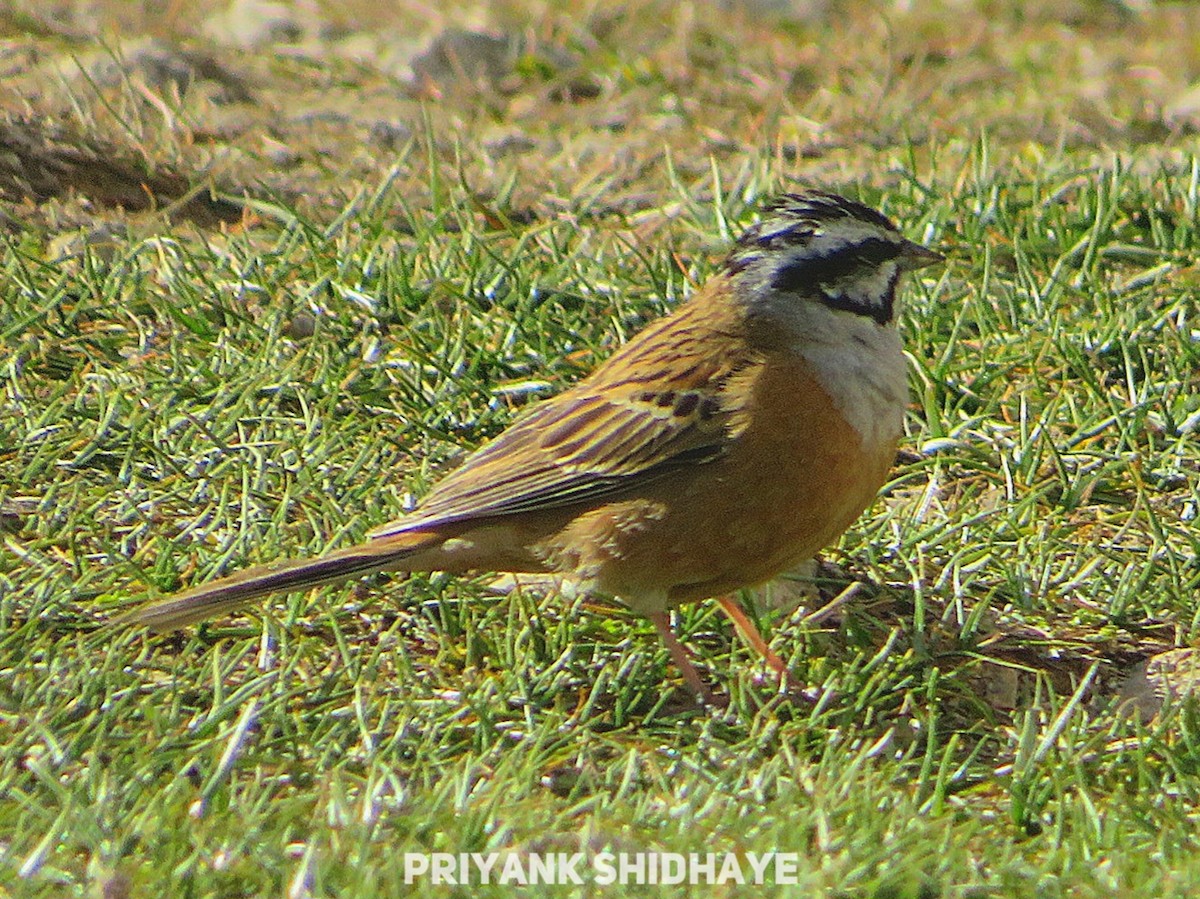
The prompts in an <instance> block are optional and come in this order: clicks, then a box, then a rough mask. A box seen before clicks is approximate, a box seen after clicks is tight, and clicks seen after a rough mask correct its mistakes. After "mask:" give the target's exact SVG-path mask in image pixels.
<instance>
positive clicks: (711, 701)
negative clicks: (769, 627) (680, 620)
mask: <svg viewBox="0 0 1200 899" xmlns="http://www.w3.org/2000/svg"><path fill="white" fill-rule="evenodd" d="M646 617H647V618H649V619H650V620H651V621H652V622H654V627H655V628H657V629H658V635H659V636H660V637H662V641H663V643H664V644H666V647H667V652H669V653H670V654H671V661H673V662H674V663H675V667H676V668H678V669H679V671H680V673H681V674H682V675H683V679H684V680H685V681H686V682H687V685H688V686H689V687H690V688H691V690H692V692H693V693H695V694H696V698H697V699H699V700H700V701H701V702H702V703H704V704H705V705H707V706H714V707H716V706H719V705H720V703H719V702H718V701H717V698H716V697H715V696H714V695H713V693H712V690H710V689H708V685H707V684H705V683H704V681H703V680H702V679H701V677H700V672H699V671H697V670H696V666H695V665H693V664H692V657H691V654H690V653H689V652H688V651H687V647H685V646H684V645H683V644H682V643H680V642H679V638H678V637H676V636H675V632H674V631H673V630H671V616H670V614H669V613H667V612H651V613H650V614H649V615H647V616H646ZM760 639H761V638H760Z"/></svg>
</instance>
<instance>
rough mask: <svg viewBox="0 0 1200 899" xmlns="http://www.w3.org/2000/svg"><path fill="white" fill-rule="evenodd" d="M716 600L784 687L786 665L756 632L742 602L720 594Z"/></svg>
mask: <svg viewBox="0 0 1200 899" xmlns="http://www.w3.org/2000/svg"><path fill="white" fill-rule="evenodd" d="M717 602H719V603H720V604H721V608H722V609H724V610H725V614H726V615H728V616H729V618H730V620H731V621H732V622H733V624H734V626H735V627H736V628H737V629H738V631H739V632H740V633H741V635H742V636H743V637H744V638H745V640H746V642H747V643H749V644H750V646H751V647H753V648H754V650H755V651H757V652H758V653H759V655H761V656H762V657H763V660H764V661H765V662H766V663H767V666H768V667H769V668H770V669H771V670H772V671H774V672H775V673H776V674H777V675H779V684H780V686H781V687H784V688H786V687H787V686H788V684H789V679H788V671H787V666H786V665H784V664H783V659H781V658H779V656H777V655H776V654H775V652H774V651H773V650H772V649H771V647H770V646H768V645H767V641H766V640H764V639H763V635H762V634H760V633H759V632H758V628H757V627H755V626H754V622H753V621H751V620H750V616H749V615H747V614H746V610H745V609H743V608H742V604H741V603H739V602H738V601H737V600H736V599H734V598H733V597H732V596H721V597H719V598H718V599H717Z"/></svg>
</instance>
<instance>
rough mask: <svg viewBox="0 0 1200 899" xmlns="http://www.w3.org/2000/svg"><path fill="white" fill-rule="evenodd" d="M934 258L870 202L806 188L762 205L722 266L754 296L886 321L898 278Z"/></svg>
mask: <svg viewBox="0 0 1200 899" xmlns="http://www.w3.org/2000/svg"><path fill="white" fill-rule="evenodd" d="M941 261H942V256H941V255H940V254H938V253H935V252H933V250H930V249H928V248H926V247H923V246H921V245H920V244H918V243H914V242H913V241H911V240H909V239H907V238H906V237H905V236H904V235H903V234H901V233H900V231H899V230H898V229H897V228H896V226H895V225H894V224H892V222H891V221H890V220H889V219H888V218H887V216H885V215H883V214H882V213H880V212H877V211H876V210H874V209H872V208H870V207H869V206H864V205H863V204H862V203H856V202H854V201H853V200H847V199H846V198H845V197H839V196H838V195H837V194H831V193H825V192H824V191H818V190H807V191H804V192H802V193H794V194H784V195H783V196H781V197H779V198H778V199H777V200H775V201H773V202H772V203H771V204H770V205H769V206H767V208H766V209H765V210H764V212H763V216H762V218H761V219H760V220H759V221H758V222H757V223H755V224H754V225H752V226H751V227H750V228H749V229H747V230H746V232H745V233H744V234H743V235H742V236H741V237H739V238H738V240H737V243H736V244H735V245H734V249H733V252H732V253H730V255H729V260H728V262H727V266H726V267H727V270H728V271H729V272H730V273H731V274H733V275H735V276H740V277H741V278H743V279H745V280H747V281H748V284H747V286H748V287H750V289H751V290H753V291H754V292H755V293H761V292H762V291H764V290H765V291H770V292H771V293H773V294H774V295H776V296H778V295H780V294H784V295H786V294H796V295H799V296H801V297H803V298H806V299H811V300H817V301H819V302H821V303H823V304H824V305H826V306H828V307H829V308H831V309H838V310H842V311H845V312H848V313H853V314H856V315H863V316H866V317H868V318H870V319H873V320H874V321H876V322H877V323H879V324H880V325H886V324H888V323H889V322H891V321H892V318H893V316H894V314H895V303H896V285H897V284H898V283H899V281H900V275H901V274H903V273H904V272H906V271H912V270H913V269H918V268H921V267H923V266H926V265H932V264H933V263H935V262H941Z"/></svg>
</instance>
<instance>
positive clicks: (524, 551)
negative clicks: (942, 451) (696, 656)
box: [123, 188, 944, 705]
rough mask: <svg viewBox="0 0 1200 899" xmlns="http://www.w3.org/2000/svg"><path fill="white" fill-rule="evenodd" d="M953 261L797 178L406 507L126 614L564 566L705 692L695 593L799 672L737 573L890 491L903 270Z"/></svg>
mask: <svg viewBox="0 0 1200 899" xmlns="http://www.w3.org/2000/svg"><path fill="white" fill-rule="evenodd" d="M943 260H944V257H943V256H942V255H941V254H939V253H937V252H936V251H934V250H932V249H930V248H928V247H926V246H924V245H922V244H920V243H917V242H915V241H912V240H910V239H908V238H906V237H905V236H904V235H903V234H902V233H901V231H900V229H899V228H898V227H897V226H896V224H895V223H894V222H893V221H891V220H890V219H889V218H887V217H886V216H885V215H884V214H883V213H881V212H879V211H878V210H876V209H874V208H872V207H870V206H867V205H864V204H862V203H860V202H857V201H855V200H851V199H847V198H846V197H843V196H840V195H838V194H835V193H831V192H828V191H824V190H819V189H815V188H807V189H799V190H796V191H795V192H791V193H785V194H782V195H781V196H778V197H777V198H775V199H774V200H773V201H770V202H769V203H767V204H766V205H765V207H764V208H763V211H762V213H761V214H760V216H759V217H758V219H757V221H755V222H754V223H753V224H751V225H750V226H749V227H748V228H747V229H746V230H745V231H744V233H742V234H741V236H739V237H738V238H737V239H736V240H735V241H734V242H733V245H732V248H731V250H730V251H729V253H728V256H727V257H726V259H725V261H724V264H723V265H721V266H720V268H719V269H718V270H717V271H716V272H715V273H714V274H713V275H712V276H711V277H710V278H709V279H708V280H707V281H706V282H705V283H704V284H703V285H702V286H700V287H699V288H698V289H697V290H696V291H695V292H694V293H693V294H692V296H691V297H690V298H689V299H687V300H686V301H684V302H683V303H681V304H680V305H678V306H677V307H676V308H675V309H674V310H673V311H671V312H670V313H668V314H666V315H665V316H663V317H661V318H659V319H657V320H655V321H653V322H651V323H650V324H649V325H647V326H646V327H645V328H644V329H643V330H641V331H640V332H638V333H636V334H635V335H634V336H633V337H631V338H630V339H629V340H628V341H627V342H626V343H624V344H623V345H622V346H620V347H619V348H618V349H617V350H616V351H615V352H613V354H612V355H611V356H610V357H609V358H608V359H607V360H606V361H605V362H603V363H602V364H601V365H599V366H598V367H597V368H596V369H595V370H593V371H592V372H591V374H589V375H588V376H586V377H584V378H583V379H581V380H579V381H578V382H577V383H575V384H574V385H573V386H571V387H570V388H568V389H566V390H565V391H563V392H562V393H559V394H557V395H555V396H552V397H550V398H548V399H545V400H542V401H540V402H538V403H536V404H534V405H533V406H532V407H531V408H529V409H527V410H525V411H524V412H523V413H522V414H521V415H519V416H518V417H517V418H516V419H515V420H514V421H513V422H512V423H511V424H510V425H509V426H508V428H507V429H506V430H504V431H502V432H501V433H500V434H499V435H498V436H496V437H495V438H494V439H493V440H491V441H490V442H489V443H486V444H484V445H483V446H482V447H480V448H479V449H477V450H475V451H474V452H473V453H472V454H470V455H469V456H468V457H467V459H466V460H465V461H464V462H463V463H462V464H461V465H460V466H459V467H458V468H456V469H454V470H453V471H451V472H450V473H449V474H447V475H446V476H444V477H443V478H442V479H441V480H440V481H438V482H436V483H435V484H434V486H433V487H432V488H431V489H430V491H429V492H428V494H427V495H426V496H425V497H424V499H423V500H422V501H421V502H420V503H419V504H418V505H417V506H416V508H415V509H414V510H413V511H411V512H410V513H409V514H406V515H404V516H403V517H401V518H399V519H397V520H395V521H392V522H389V523H387V524H383V525H381V526H379V527H376V528H375V529H374V530H372V531H369V532H368V534H367V536H366V539H365V541H364V542H362V543H359V544H357V545H354V546H350V547H347V548H343V549H338V550H335V551H333V552H329V553H328V554H326V555H322V556H316V557H312V558H306V559H292V560H283V561H277V562H268V563H266V564H263V565H258V566H257V567H253V568H249V569H246V570H243V571H241V572H238V573H234V574H232V575H229V576H227V577H223V578H220V579H218V580H214V581H211V582H208V583H201V584H199V585H196V586H193V587H191V588H190V589H186V590H184V591H182V592H180V593H178V594H176V595H173V596H169V597H167V598H165V599H160V600H158V601H155V602H151V603H149V604H148V605H144V606H141V607H139V608H137V609H135V610H134V611H132V612H130V613H127V614H126V616H125V617H124V619H123V620H124V622H125V623H130V624H134V625H143V626H146V627H148V628H149V629H151V630H152V631H157V632H163V631H169V630H174V629H177V628H180V627H184V626H186V625H189V624H193V623H196V622H198V621H201V620H203V619H206V618H209V617H212V616H216V615H220V614H222V613H227V612H230V611H233V610H236V609H238V608H241V607H244V606H246V605H248V604H250V603H251V602H252V601H253V600H256V599H259V598H261V597H264V596H266V595H269V594H279V593H290V592H295V591H302V590H308V589H310V588H313V587H316V586H320V585H327V584H337V583H343V582H346V581H349V580H352V579H355V578H358V577H360V576H363V575H367V574H371V573H374V572H378V571H402V572H415V571H442V572H447V573H451V574H463V573H468V572H488V571H490V572H506V573H513V574H521V573H538V574H551V575H557V576H562V577H564V578H566V579H569V580H571V581H573V582H575V583H576V584H577V585H578V586H579V587H580V588H582V589H583V590H585V591H587V592H589V593H593V594H601V595H607V596H609V597H615V598H616V599H618V600H619V601H621V602H622V603H624V604H625V605H626V606H628V607H629V608H631V609H633V610H635V611H636V612H639V613H641V614H642V615H644V616H646V617H647V618H648V619H649V620H650V621H651V622H652V623H653V624H654V626H655V628H656V630H657V631H658V633H659V634H660V635H661V637H662V640H663V642H664V644H665V646H666V648H667V650H668V652H669V655H670V657H671V659H672V660H673V661H674V663H675V664H676V667H677V668H678V669H679V671H680V673H681V675H682V676H683V679H684V681H685V683H686V685H687V686H688V687H689V688H690V689H691V690H692V692H693V693H694V694H695V695H696V697H697V699H698V701H700V702H702V703H705V704H712V705H715V704H717V699H716V697H715V696H714V694H713V693H712V691H711V690H710V689H709V688H708V686H707V684H706V683H705V682H704V679H703V678H702V677H701V675H700V673H699V672H698V671H697V669H696V667H695V665H694V663H693V661H692V659H691V656H690V653H689V652H688V650H687V649H686V647H684V645H683V644H682V643H681V642H680V640H679V639H678V637H677V636H676V635H675V633H674V631H673V630H672V627H671V618H670V612H671V611H672V610H673V609H674V608H675V607H677V606H679V605H681V604H683V603H690V602H696V601H701V600H705V599H710V598H711V599H716V600H717V601H718V603H719V604H720V606H721V608H723V609H724V611H725V612H726V614H728V615H729V617H730V618H731V620H732V621H733V623H734V625H735V627H736V628H737V629H738V630H739V631H740V632H741V633H742V635H743V637H744V638H745V639H746V640H747V642H748V643H749V644H750V645H751V646H752V647H753V648H754V649H755V650H757V651H758V652H759V653H761V654H762V656H763V658H764V659H765V661H766V662H767V664H768V665H769V667H770V668H771V669H772V670H774V671H775V673H776V674H777V675H778V676H779V677H780V679H781V682H786V680H787V669H786V666H785V664H784V663H783V662H782V660H781V659H780V658H779V656H778V655H776V654H775V653H774V651H773V650H771V648H770V647H769V646H768V645H767V642H766V640H765V639H764V638H763V637H762V635H761V634H760V633H759V631H758V629H757V627H756V626H755V624H754V623H753V621H752V620H751V619H750V617H749V616H748V615H747V614H746V612H745V610H744V608H743V607H742V605H741V603H740V601H739V600H738V598H737V593H738V591H740V590H741V589H742V588H745V587H751V586H755V585H758V584H762V583H764V582H766V581H768V580H770V579H771V578H773V577H776V576H777V575H779V574H781V573H784V572H786V571H789V570H792V569H794V568H795V567H797V566H799V565H801V564H804V563H806V562H807V561H808V560H810V559H812V558H813V557H814V556H815V555H816V554H817V553H818V551H820V550H821V549H823V548H824V547H827V546H828V545H829V544H831V543H832V542H834V541H835V540H837V539H838V537H839V536H840V535H841V534H842V533H843V532H844V531H845V530H846V529H847V528H848V527H849V526H850V525H851V524H852V523H853V522H854V521H855V520H856V519H857V518H858V516H859V515H860V514H861V513H862V512H863V511H864V510H865V509H866V508H867V507H868V506H869V505H870V504H871V503H872V502H873V501H874V499H875V498H876V496H877V494H878V492H879V489H880V488H881V487H882V486H883V484H884V483H885V481H886V478H887V475H888V472H889V470H890V468H891V466H892V464H893V462H894V460H895V454H896V450H897V447H898V443H899V440H900V438H901V436H902V433H903V421H904V415H905V410H906V408H907V404H908V378H907V368H906V362H905V356H904V352H903V346H902V341H901V337H900V334H899V331H898V329H897V321H896V318H897V289H898V285H899V281H900V278H901V276H902V275H903V274H904V273H906V272H911V271H914V270H917V269H920V268H922V267H924V266H928V265H932V264H935V263H938V262H942V261H943Z"/></svg>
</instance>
